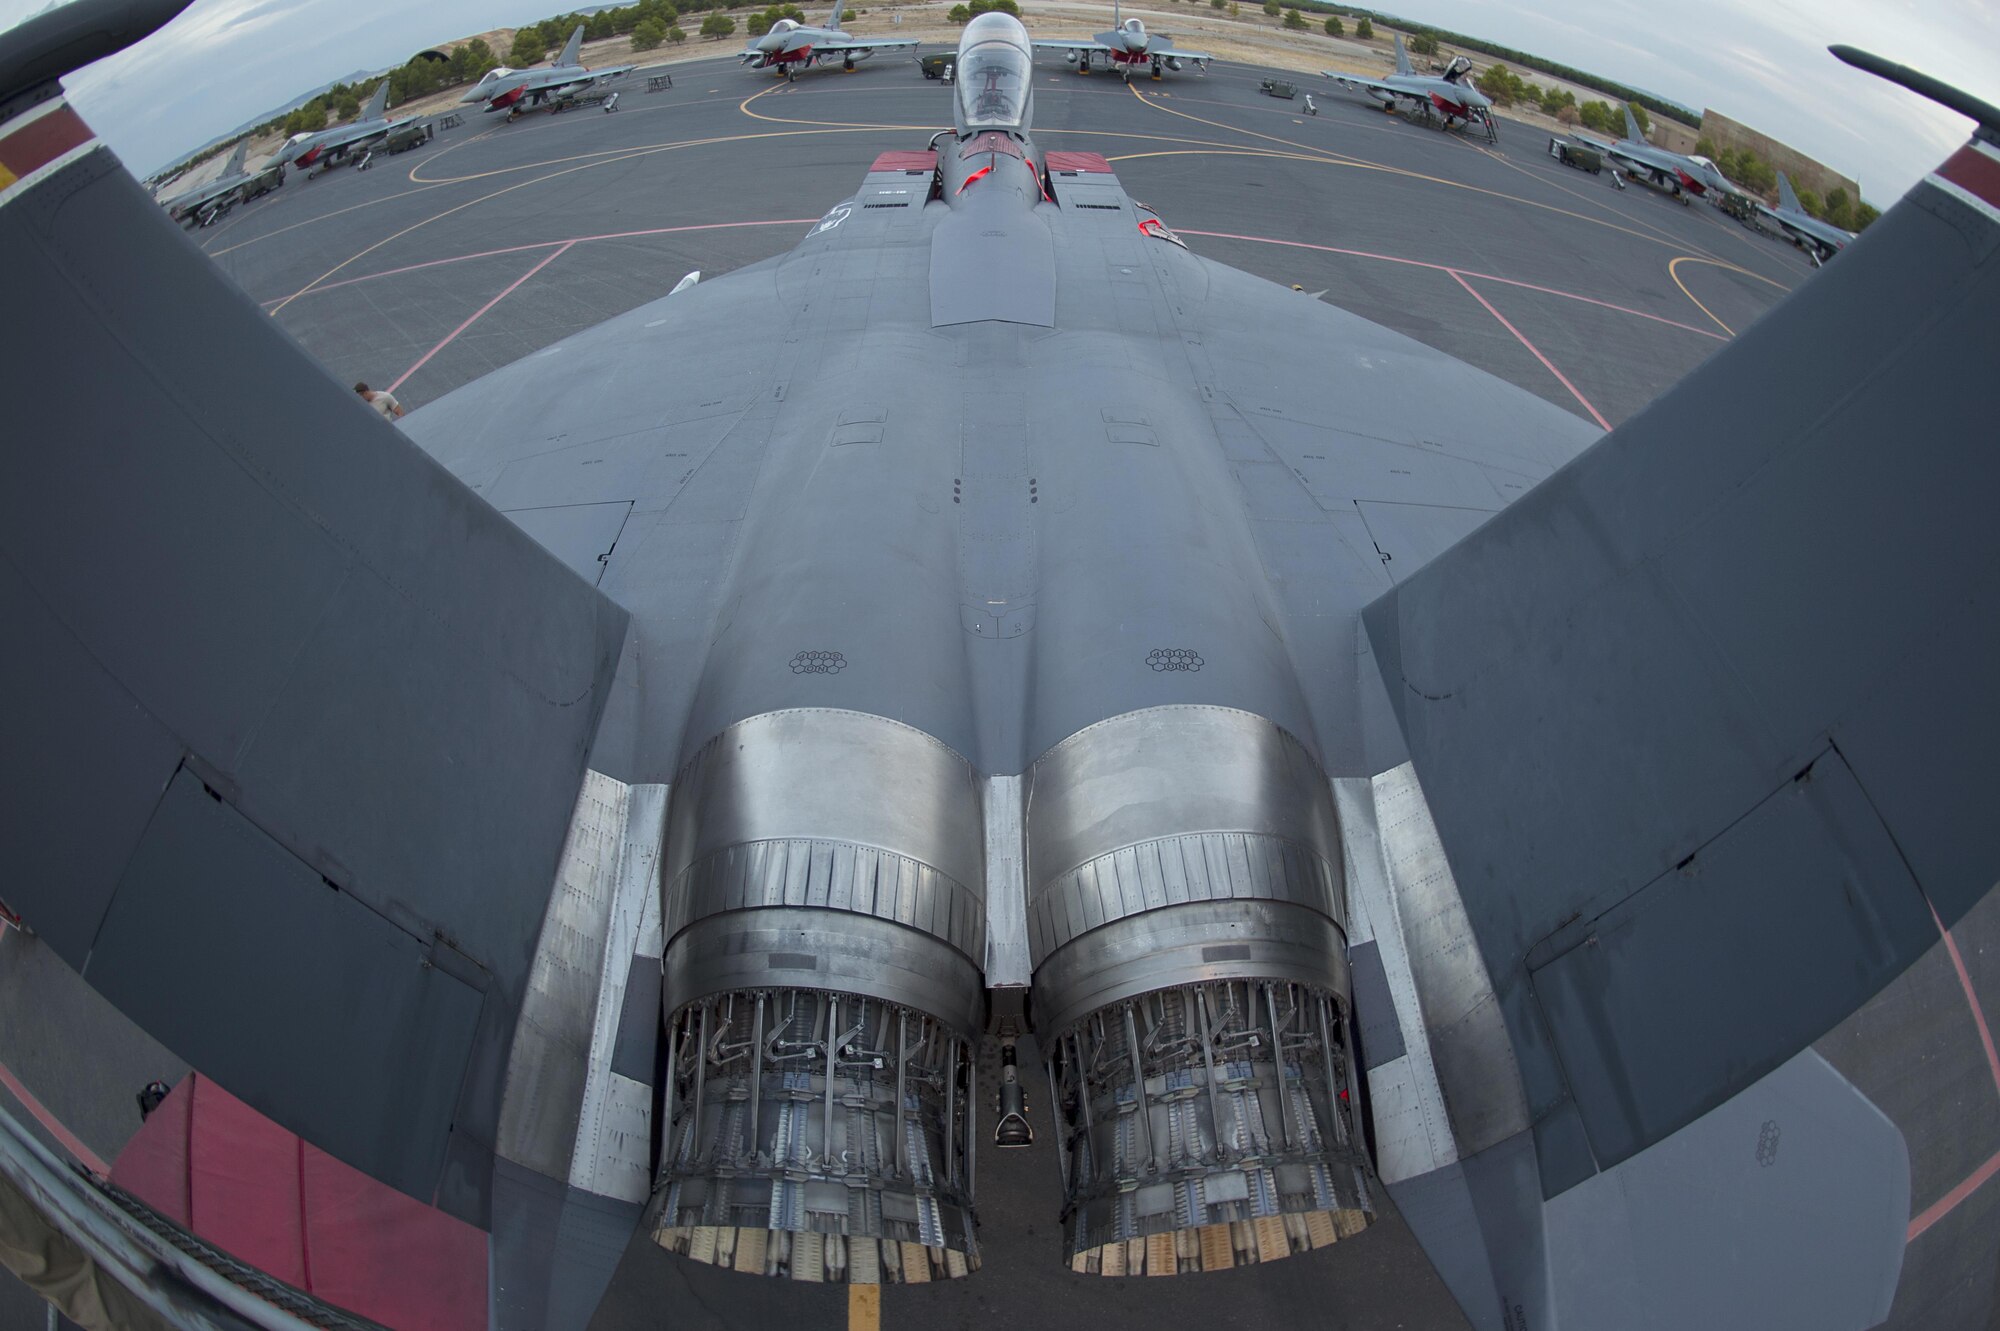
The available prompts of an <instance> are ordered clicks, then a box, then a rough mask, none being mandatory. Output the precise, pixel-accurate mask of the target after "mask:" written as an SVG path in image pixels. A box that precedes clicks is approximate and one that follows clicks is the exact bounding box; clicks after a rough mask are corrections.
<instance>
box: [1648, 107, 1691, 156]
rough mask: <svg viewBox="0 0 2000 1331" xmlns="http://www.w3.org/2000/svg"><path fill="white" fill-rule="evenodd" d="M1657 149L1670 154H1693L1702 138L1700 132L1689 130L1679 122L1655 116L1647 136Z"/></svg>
mask: <svg viewBox="0 0 2000 1331" xmlns="http://www.w3.org/2000/svg"><path fill="white" fill-rule="evenodd" d="M1646 137H1647V138H1648V139H1650V140H1651V141H1652V142H1653V145H1654V146H1655V147H1659V148H1665V149H1666V150H1667V151H1668V152H1670V153H1683V154H1685V153H1691V152H1693V151H1694V144H1695V140H1696V139H1698V138H1700V137H1701V132H1700V131H1699V130H1693V129H1689V128H1688V127H1687V126H1686V125H1683V124H1681V123H1680V122H1679V121H1677V120H1668V119H1667V118H1666V117H1665V116H1661V115H1654V116H1653V119H1652V121H1651V129H1650V132H1648V134H1647V135H1646Z"/></svg>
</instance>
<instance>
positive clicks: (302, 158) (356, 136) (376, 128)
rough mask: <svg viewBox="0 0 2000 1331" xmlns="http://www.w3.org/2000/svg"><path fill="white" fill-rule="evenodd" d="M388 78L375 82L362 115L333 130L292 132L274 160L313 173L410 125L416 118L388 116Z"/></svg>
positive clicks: (326, 169)
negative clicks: (306, 168)
mask: <svg viewBox="0 0 2000 1331" xmlns="http://www.w3.org/2000/svg"><path fill="white" fill-rule="evenodd" d="M388 110H389V80H387V79H383V80H382V81H381V82H380V83H378V84H376V85H375V93H374V95H373V96H372V97H370V98H369V99H368V105H366V106H364V107H362V108H361V114H360V115H359V116H357V117H356V118H355V119H353V120H351V121H349V122H348V123H347V124H345V125H335V126H334V127H333V128H332V129H322V130H316V131H313V132H311V133H306V134H294V135H292V137H291V138H289V139H286V140H285V146H284V147H282V148H280V149H279V150H278V158H277V160H278V161H280V162H285V163H289V164H291V165H293V166H297V167H302V168H303V167H313V168H316V169H315V170H314V172H313V173H312V174H319V173H321V172H326V171H330V170H332V169H333V168H334V167H336V166H339V165H340V164H341V163H342V162H343V161H345V160H346V159H347V158H348V156H349V155H350V154H353V153H355V152H357V151H359V150H362V149H366V148H372V147H374V146H375V145H376V144H378V143H380V142H381V141H382V140H383V139H385V138H387V137H389V135H391V134H392V133H394V132H395V131H397V130H399V129H401V128H402V127H403V126H405V125H408V124H413V123H415V122H416V120H417V119H418V117H416V116H403V117H401V118H399V119H396V120H390V119H388V115H387V113H388Z"/></svg>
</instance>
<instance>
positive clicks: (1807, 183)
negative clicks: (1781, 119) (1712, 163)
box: [1653, 110, 1861, 199]
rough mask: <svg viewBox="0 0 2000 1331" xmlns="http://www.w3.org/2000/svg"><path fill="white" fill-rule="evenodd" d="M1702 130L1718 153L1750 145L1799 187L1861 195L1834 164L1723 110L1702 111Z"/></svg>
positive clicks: (1817, 192) (1851, 195) (1822, 196)
mask: <svg viewBox="0 0 2000 1331" xmlns="http://www.w3.org/2000/svg"><path fill="white" fill-rule="evenodd" d="M1653 123H1654V125H1656V126H1657V125H1659V124H1660V122H1659V121H1658V120H1657V119H1656V120H1654V122H1653ZM1701 132H1702V134H1703V135H1704V136H1705V137H1707V138H1708V139H1711V140H1713V141H1714V143H1715V150H1716V151H1717V152H1721V151H1722V150H1723V149H1724V148H1736V149H1739V150H1740V149H1743V148H1748V149H1749V150H1750V151H1751V152H1753V153H1756V154H1757V155H1758V156H1759V157H1761V158H1763V159H1764V160H1765V161H1767V162H1769V163H1770V164H1771V165H1772V166H1774V167H1776V168H1777V169H1778V170H1780V171H1782V172H1784V173H1785V174H1786V175H1788V176H1790V177H1791V178H1792V185H1793V187H1794V188H1796V189H1809V190H1812V191H1813V192H1814V193H1816V194H1818V195H1819V196H1820V197H1821V198H1822V199H1824V198H1825V197H1826V196H1827V192H1828V191H1829V190H1832V189H1834V188H1836V187H1838V188H1840V189H1844V190H1846V191H1847V197H1848V198H1850V199H1859V198H1860V197H1861V186H1860V185H1858V184H1856V183H1855V181H1854V180H1853V179H1852V178H1851V177H1848V176H1843V175H1841V174H1840V173H1839V172H1838V171H1835V170H1833V169H1832V168H1831V167H1828V166H1823V165H1821V164H1820V163H1818V162H1816V161H1814V160H1813V159H1812V158H1810V157H1808V156H1806V155H1805V154H1804V153H1802V152H1800V151H1798V150H1797V149H1796V148H1790V147H1787V146H1786V145H1784V144H1782V143H1780V142H1778V141H1777V140H1776V139H1774V138H1771V137H1770V136H1769V135H1766V134H1760V133H1758V132H1757V131H1756V130H1754V129H1752V128H1750V127H1749V126H1748V125H1745V124H1743V123H1742V122H1740V121H1736V120H1731V119H1730V118H1729V117H1728V116H1726V115H1723V114H1722V113H1721V112H1720V111H1716V110H1704V111H1703V112H1702V114H1701ZM1692 150H1693V144H1692V143H1690V144H1689V146H1688V148H1687V149H1685V150H1681V149H1677V150H1676V151H1692Z"/></svg>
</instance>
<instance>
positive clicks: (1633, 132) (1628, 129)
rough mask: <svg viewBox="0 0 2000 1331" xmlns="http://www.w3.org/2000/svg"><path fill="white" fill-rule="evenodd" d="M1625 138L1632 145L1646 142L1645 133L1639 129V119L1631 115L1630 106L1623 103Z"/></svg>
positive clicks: (1628, 103)
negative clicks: (1630, 141) (1632, 143)
mask: <svg viewBox="0 0 2000 1331" xmlns="http://www.w3.org/2000/svg"><path fill="white" fill-rule="evenodd" d="M1625 137H1626V138H1628V139H1630V140H1632V142H1634V143H1644V142H1646V131H1645V130H1643V129H1640V128H1639V117H1637V116H1635V115H1633V114H1632V104H1631V103H1630V102H1627V103H1625Z"/></svg>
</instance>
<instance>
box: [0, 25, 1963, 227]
mask: <svg viewBox="0 0 2000 1331" xmlns="http://www.w3.org/2000/svg"><path fill="white" fill-rule="evenodd" d="M1034 2H1035V0H1025V5H1024V7H1026V8H1028V9H1030V10H1032V8H1033V5H1034ZM47 7H49V6H48V5H47V4H46V3H45V2H44V0H0V30H4V29H6V28H11V27H13V26H14V25H15V24H17V23H19V22H21V21H22V20H23V19H26V18H28V17H30V16H31V15H33V14H35V13H38V12H40V11H41V10H42V9H44V8H47ZM563 7H564V0H425V2H424V3H422V4H410V3H408V0H195V3H194V4H192V5H190V6H189V7H188V9H187V10H186V11H185V12H184V13H182V14H181V15H180V17H179V18H176V19H175V20H174V21H173V22H172V23H170V24H168V25H167V26H166V27H164V28H162V29H160V31H159V32H157V33H155V34H153V36H151V37H149V38H148V39H146V40H145V41H144V42H141V43H140V44H138V45H137V46H135V47H132V48H130V49H128V50H125V51H122V52H120V53H119V54H117V55H115V56H112V57H111V58H109V59H107V60H102V61H99V62H98V63H97V64H95V65H93V66H91V67H90V68H88V69H85V70H83V71H80V72H79V73H76V74H73V75H71V76H70V77H69V78H68V79H67V80H65V82H66V84H67V86H68V88H69V90H70V96H71V100H72V101H73V102H74V104H75V105H76V106H77V108H78V109H79V110H80V111H82V112H83V115H84V117H85V119H87V120H88V121H89V122H90V124H91V127H92V128H94V129H95V130H96V131H97V132H98V134H99V135H100V136H102V137H103V139H104V140H105V141H106V142H107V143H109V144H110V145H111V147H112V148H113V149H114V150H115V151H116V152H117V153H118V155H119V157H120V158H122V159H123V160H124V162H125V163H126V165H127V166H129V167H131V168H132V169H133V170H134V171H135V172H136V173H138V174H141V175H144V174H147V173H150V172H152V171H155V170H157V169H158V168H160V167H162V166H165V165H167V164H168V163H170V162H172V161H175V160H177V159H178V158H180V157H182V156H184V155H186V154H187V153H189V152H191V151H192V150H194V149H195V148H197V147H199V146H200V145H202V144H204V143H206V142H208V141H209V140H210V139H213V138H215V137H216V136H218V135H220V134H223V133H225V132H227V131H229V130H231V129H233V128H235V127H236V126H237V125H240V124H242V123H243V122H245V121H247V120H249V119H250V118H251V117H252V116H257V115H261V114H263V113H264V112H266V111H269V110H271V109H272V108H274V107H277V106H279V105H281V104H283V103H284V102H286V101H288V100H289V99H290V98H292V97H294V96H296V95H297V94H299V93H302V92H305V91H306V90H308V89H311V88H315V87H318V86H320V85H322V84H324V83H327V82H329V81H331V80H333V79H337V78H343V77H345V76H346V75H348V74H351V73H353V72H355V71H356V70H362V69H382V68H386V67H388V66H391V65H395V64H400V63H402V62H403V61H404V60H407V59H408V58H409V57H410V56H412V55H413V54H415V53H416V52H417V51H419V50H422V49H424V48H425V47H428V46H434V45H437V44H438V43H440V42H446V41H450V40H452V39H454V38H457V37H462V36H465V35H467V34H469V33H475V32H484V31H486V30H488V29H491V28H496V27H510V26H514V25H516V24H519V23H525V22H532V21H534V20H536V19H540V18H544V17H546V16H547V15H548V14H550V13H555V12H560V11H561V9H562V8H563ZM1367 7H1369V8H1374V9H1377V10H1379V11H1382V12H1388V13H1394V14H1398V15H1399V16H1401V17H1403V18H1405V19H1408V20H1410V21H1411V22H1415V23H1426V24H1432V25H1435V26H1437V27H1440V28H1446V29H1450V30H1452V31H1455V32H1462V33H1466V34H1467V35H1470V36H1479V37H1485V38H1487V39H1488V40H1491V41H1493V42H1496V43H1498V44H1500V45H1503V46H1510V47H1514V48H1516V49H1519V50H1523V51H1528V52H1531V53H1533V54H1536V55H1540V56H1543V57H1545V58H1547V59H1549V60H1553V61H1556V62H1559V63H1562V64H1566V65H1571V66H1574V67H1576V68H1578V69H1582V70H1587V71H1589V72H1591V73H1594V74H1597V75H1599V76H1601V77H1604V78H1607V79H1612V80H1615V81H1618V82H1621V83H1626V84H1630V85H1633V86H1636V87H1642V88H1646V89H1649V90H1651V91H1654V92H1657V93H1658V94H1660V95H1661V96H1663V97H1667V98H1670V99H1672V100H1674V101H1678V102H1681V103H1684V104H1685V105H1687V106H1690V107H1693V108H1694V109H1695V110H1702V109H1704V108H1707V107H1713V108H1714V109H1715V110H1717V111H1720V112H1722V113H1723V114H1725V115H1728V116H1730V117H1732V118H1734V119H1737V120H1740V121H1742V122H1744V123H1746V124H1748V125H1750V126H1752V127H1754V128H1756V129H1758V130H1761V131H1763V132H1764V133H1766V134H1769V135H1771V136H1772V137H1773V138H1776V139H1779V140H1782V141H1783V142H1786V143H1789V144H1791V145H1792V146H1793V147H1795V148H1797V149H1799V150H1800V151H1802V152H1804V153H1806V154H1808V155H1809V156H1812V157H1816V158H1818V159H1819V160H1820V161H1822V162H1824V163H1826V164H1827V165H1828V166H1830V167H1832V168H1833V169H1835V170H1836V171H1840V172H1843V173H1845V174H1847V175H1850V176H1853V177H1855V178H1856V179H1858V180H1859V181H1860V182H1861V191H1862V196H1863V197H1864V198H1866V199H1868V200H1869V201H1870V202H1871V203H1874V204H1876V205H1877V206H1879V207H1883V208H1886V207H1888V206H1889V204H1891V203H1893V202H1894V201H1895V200H1896V199H1897V198H1899V197H1901V195H1902V193H1903V191H1905V190H1906V189H1908V188H1909V187H1910V186H1911V185H1912V184H1914V183H1915V182H1916V180H1917V179H1918V178H1919V177H1920V176H1922V175H1923V174H1924V173H1925V172H1927V171H1929V170H1930V169H1931V168H1933V167H1935V166H1936V165H1937V164H1938V163H1939V162H1941V161H1942V160H1944V158H1945V157H1946V156H1947V155H1948V154H1949V153H1950V152H1951V151H1952V150H1953V149H1954V148H1955V147H1957V146H1958V145H1959V144H1960V143H1962V142H1964V140H1965V138H1966V137H1967V134H1968V132H1969V129H1970V125H1969V122H1968V121H1966V120H1964V119H1963V118H1962V117H1959V116H1957V115H1954V114H1952V113H1951V112H1949V111H1945V110H1943V109H1941V108H1939V107H1936V106H1933V105H1932V104H1931V103H1929V102H1926V101H1924V100H1923V99H1921V98H1919V97H1917V96H1916V95H1915V94H1914V93H1909V92H1904V91H1902V90H1901V89H1898V88H1894V87H1891V86H1890V85H1888V84H1886V83H1883V82H1881V81H1880V80H1878V79H1875V78H1872V77H1870V76H1868V75H1866V74H1862V73H1861V72H1859V71H1858V70H1852V69H1849V68H1848V67H1847V66H1845V65H1842V64H1841V63H1840V62H1839V61H1837V60H1835V59H1834V58H1833V57H1832V56H1830V55H1828V54H1827V53H1826V46H1827V44H1828V43H1830V42H1846V43H1848V44H1850V45H1854V46H1859V47H1861V48H1863V49H1865V50H1869V51H1874V52H1876V53H1877V54H1880V55H1884V56H1887V57H1888V58H1889V59H1891V60H1896V61H1899V62H1901V63H1903V64H1907V65H1911V66H1913V67H1915V68H1917V69H1921V70H1923V71H1924V72H1926V73H1928V74H1932V75H1934V76H1936V77H1938V78H1941V79H1943V80H1944V81H1945V82H1947V83H1951V84H1954V85H1956V86H1958V87H1960V88H1963V89H1965V90H1966V91H1967V92H1970V93H1972V94H1973V95H1974V96H1977V97H1981V98H1984V99H1985V100H1986V101H1989V102H1993V103H1996V104H2000V59H1996V57H2000V2H1996V0H1677V3H1675V4H1673V5H1671V6H1669V5H1663V4H1661V3H1659V0H1370V3H1369V4H1368V5H1367Z"/></svg>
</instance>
